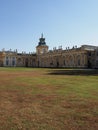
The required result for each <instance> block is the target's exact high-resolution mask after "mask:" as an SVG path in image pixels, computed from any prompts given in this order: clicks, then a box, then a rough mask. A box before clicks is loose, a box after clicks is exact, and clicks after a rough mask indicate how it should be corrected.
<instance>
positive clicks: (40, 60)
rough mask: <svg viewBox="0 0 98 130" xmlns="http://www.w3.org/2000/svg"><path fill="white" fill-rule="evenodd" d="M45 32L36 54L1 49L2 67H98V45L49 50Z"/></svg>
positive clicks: (0, 65)
mask: <svg viewBox="0 0 98 130" xmlns="http://www.w3.org/2000/svg"><path fill="white" fill-rule="evenodd" d="M48 48H49V47H48V46H47V44H46V42H45V38H44V37H43V34H42V36H41V38H40V39H39V43H38V46H37V47H36V53H35V54H33V53H32V54H31V53H29V54H26V53H24V52H22V53H18V52H17V50H16V51H12V50H9V51H5V50H4V49H3V50H2V51H0V67H65V68H66V67H67V68H70V67H71V68H98V46H91V45H82V46H81V47H79V48H77V46H75V47H73V48H71V49H69V48H66V49H65V50H63V49H62V47H59V49H56V48H54V49H53V50H48Z"/></svg>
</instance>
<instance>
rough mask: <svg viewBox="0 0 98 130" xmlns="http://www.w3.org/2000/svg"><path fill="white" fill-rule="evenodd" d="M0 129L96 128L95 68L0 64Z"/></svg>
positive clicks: (97, 93) (97, 87)
mask: <svg viewBox="0 0 98 130" xmlns="http://www.w3.org/2000/svg"><path fill="white" fill-rule="evenodd" d="M0 130H98V70H72V69H42V68H0Z"/></svg>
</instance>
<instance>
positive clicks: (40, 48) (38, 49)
mask: <svg viewBox="0 0 98 130" xmlns="http://www.w3.org/2000/svg"><path fill="white" fill-rule="evenodd" d="M36 52H37V54H43V53H47V52H48V46H47V45H46V42H45V38H43V33H42V34H41V38H39V43H38V46H37V47H36Z"/></svg>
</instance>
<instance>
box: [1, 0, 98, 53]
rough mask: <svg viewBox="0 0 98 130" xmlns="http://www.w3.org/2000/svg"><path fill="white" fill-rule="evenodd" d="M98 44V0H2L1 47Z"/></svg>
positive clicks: (30, 48)
mask: <svg viewBox="0 0 98 130" xmlns="http://www.w3.org/2000/svg"><path fill="white" fill-rule="evenodd" d="M41 33H43V35H44V37H45V38H46V44H47V45H48V46H49V50H52V49H53V47H56V48H58V47H59V46H62V48H63V49H65V48H66V47H70V48H72V47H73V46H75V45H77V46H78V47H80V46H81V45H83V44H88V45H94V46H98V0H0V50H2V49H3V48H5V50H9V49H12V50H15V49H17V50H18V52H22V51H25V52H27V53H28V52H35V51H36V49H35V48H36V46H37V45H38V42H39V38H40V37H41Z"/></svg>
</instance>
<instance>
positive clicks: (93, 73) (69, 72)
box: [48, 69, 98, 76]
mask: <svg viewBox="0 0 98 130" xmlns="http://www.w3.org/2000/svg"><path fill="white" fill-rule="evenodd" d="M48 74H50V75H82V76H90V75H91V76H96V75H98V70H97V69H66V70H65V69H56V70H55V69H54V70H50V72H49V73H48Z"/></svg>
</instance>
